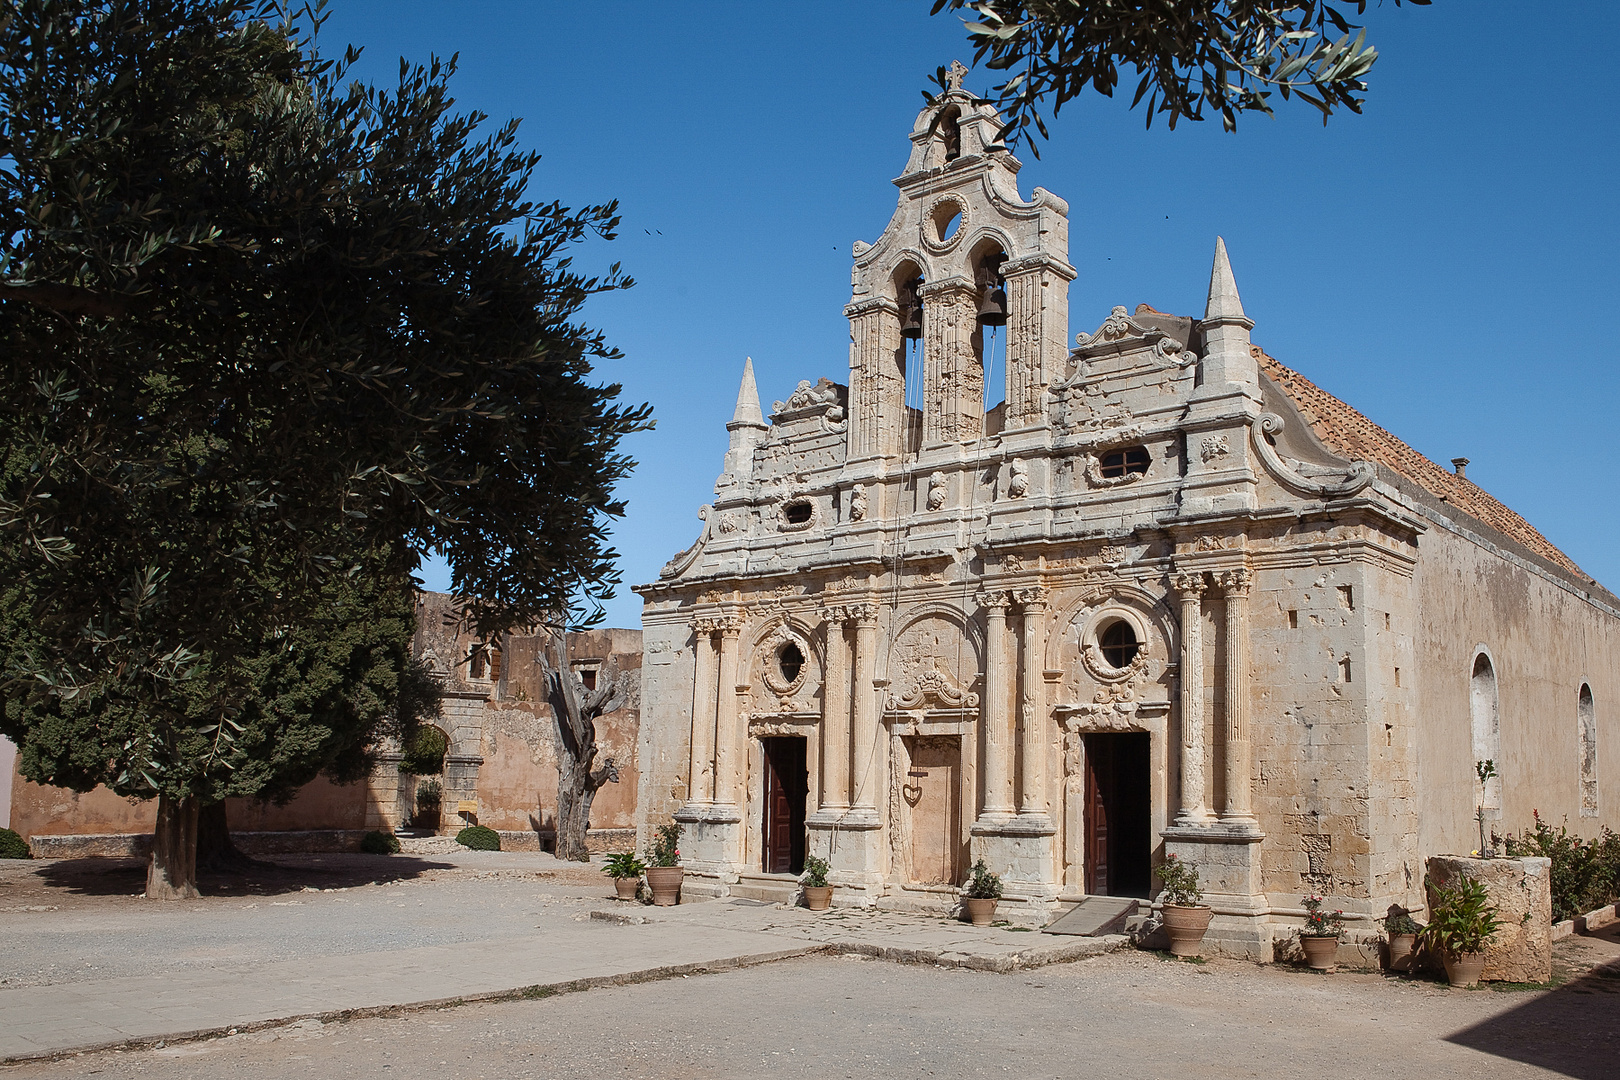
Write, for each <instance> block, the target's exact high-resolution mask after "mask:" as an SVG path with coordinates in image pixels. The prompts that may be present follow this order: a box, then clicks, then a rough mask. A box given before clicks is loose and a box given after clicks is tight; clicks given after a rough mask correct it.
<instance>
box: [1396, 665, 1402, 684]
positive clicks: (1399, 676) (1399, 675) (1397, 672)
mask: <svg viewBox="0 0 1620 1080" xmlns="http://www.w3.org/2000/svg"><path fill="white" fill-rule="evenodd" d="M1395 685H1396V686H1397V687H1399V686H1400V685H1401V669H1400V668H1396V669H1395Z"/></svg>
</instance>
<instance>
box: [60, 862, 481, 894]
mask: <svg viewBox="0 0 1620 1080" xmlns="http://www.w3.org/2000/svg"><path fill="white" fill-rule="evenodd" d="M453 869H455V864H453V863H448V862H435V861H433V860H431V859H425V858H421V857H419V856H414V855H349V854H343V855H303V856H299V857H297V858H296V859H280V860H264V861H261V862H259V863H258V864H257V865H254V866H251V867H248V868H245V869H244V870H242V871H240V872H230V873H218V872H210V871H202V872H200V873H199V874H198V875H197V888H198V890H199V891H201V893H202V894H203V895H204V896H277V895H280V894H282V893H290V892H300V891H302V890H303V889H305V888H315V889H345V888H350V887H353V886H356V885H370V884H376V885H385V884H388V883H390V882H395V881H410V880H413V879H415V878H419V877H421V876H422V875H423V874H425V873H427V872H428V871H430V870H453ZM34 876H35V877H37V878H39V879H40V880H41V881H42V882H43V884H44V885H45V886H46V888H47V889H50V890H60V891H62V892H64V893H67V894H69V895H73V896H129V895H131V894H133V893H138V892H141V891H143V890H144V889H145V888H146V860H145V859H107V858H87V859H58V860H55V861H52V862H50V863H47V864H45V865H43V866H41V867H39V868H38V869H37V870H35V871H34Z"/></svg>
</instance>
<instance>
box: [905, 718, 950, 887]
mask: <svg viewBox="0 0 1620 1080" xmlns="http://www.w3.org/2000/svg"><path fill="white" fill-rule="evenodd" d="M905 744H906V751H907V754H908V756H909V758H910V760H911V766H910V768H908V769H907V770H906V778H905V785H904V787H903V788H902V789H901V795H902V796H903V797H904V798H905V801H906V807H907V809H908V810H909V811H910V814H911V821H910V825H911V829H910V833H911V880H912V882H913V883H914V884H919V885H957V884H960V883H961V881H962V866H963V863H962V856H963V843H962V740H961V738H960V737H959V736H956V735H908V736H906V738H905Z"/></svg>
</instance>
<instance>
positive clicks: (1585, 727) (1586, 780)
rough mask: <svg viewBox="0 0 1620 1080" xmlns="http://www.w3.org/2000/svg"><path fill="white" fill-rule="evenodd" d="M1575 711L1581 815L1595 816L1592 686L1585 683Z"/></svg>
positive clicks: (1595, 787)
mask: <svg viewBox="0 0 1620 1080" xmlns="http://www.w3.org/2000/svg"><path fill="white" fill-rule="evenodd" d="M1575 712H1576V715H1577V716H1578V717H1579V718H1580V726H1581V817H1597V816H1598V777H1597V714H1596V713H1595V712H1594V711H1593V708H1592V688H1591V687H1590V686H1587V685H1586V684H1585V683H1582V684H1581V696H1580V702H1579V704H1578V705H1577V706H1576V709H1575Z"/></svg>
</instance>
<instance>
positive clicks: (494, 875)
mask: <svg viewBox="0 0 1620 1080" xmlns="http://www.w3.org/2000/svg"><path fill="white" fill-rule="evenodd" d="M143 873H144V871H143V870H142V868H141V867H140V866H139V865H138V864H135V863H133V862H130V861H127V860H108V859H97V860H90V859H83V860H64V861H62V862H58V863H54V864H51V863H44V864H36V865H33V866H30V865H28V864H21V865H13V866H9V867H6V868H5V871H4V877H3V878H0V927H3V928H4V930H5V933H6V947H5V949H4V950H0V988H4V989H12V988H16V987H24V986H41V985H49V984H59V983H71V982H80V981H83V980H87V979H107V978H118V977H122V976H126V975H140V974H145V973H154V974H156V973H161V972H166V971H184V970H186V969H188V968H221V967H233V966H235V965H238V964H240V965H242V966H243V967H246V966H247V965H256V964H262V963H274V962H278V961H288V960H300V959H310V960H316V959H320V958H324V957H331V956H338V955H345V954H349V953H361V952H378V951H387V950H394V949H406V948H421V947H425V946H433V945H453V944H459V943H465V942H472V941H484V940H491V939H498V938H503V937H512V936H514V935H516V934H519V933H521V934H523V935H528V934H530V933H532V932H533V930H534V928H535V926H536V925H537V924H539V923H540V922H542V921H544V920H547V919H550V920H556V919H561V918H572V917H574V916H575V915H578V914H582V913H583V912H585V911H587V910H589V908H590V907H592V906H600V904H601V903H602V902H603V898H604V897H606V896H608V895H609V894H610V893H611V892H612V885H611V883H610V882H609V881H608V880H607V879H606V878H604V877H603V876H602V875H601V874H600V873H599V872H596V871H594V870H593V869H591V868H590V867H586V866H581V865H579V864H567V863H559V862H558V861H557V860H555V859H552V858H550V857H549V856H544V855H534V854H528V855H525V854H523V853H518V852H513V853H476V852H467V853H465V854H458V855H453V856H443V857H441V856H435V857H433V858H431V859H424V858H411V857H407V856H392V857H385V856H367V855H324V856H322V855H312V856H296V857H283V858H280V859H278V860H277V861H276V864H275V868H274V869H272V870H269V871H267V872H264V873H261V874H258V875H256V877H255V878H254V879H253V880H252V881H244V880H242V879H234V880H233V879H217V880H214V881H212V882H210V883H208V884H209V886H210V887H209V889H208V892H209V893H210V895H208V896H206V897H205V898H204V899H202V900H198V901H190V902H181V903H163V902H157V901H148V900H146V899H144V898H143V897H141V896H140V895H139V893H138V890H139V889H140V888H141V887H142V884H143V878H142V875H143ZM176 916H183V917H178V918H177V917H176Z"/></svg>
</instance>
